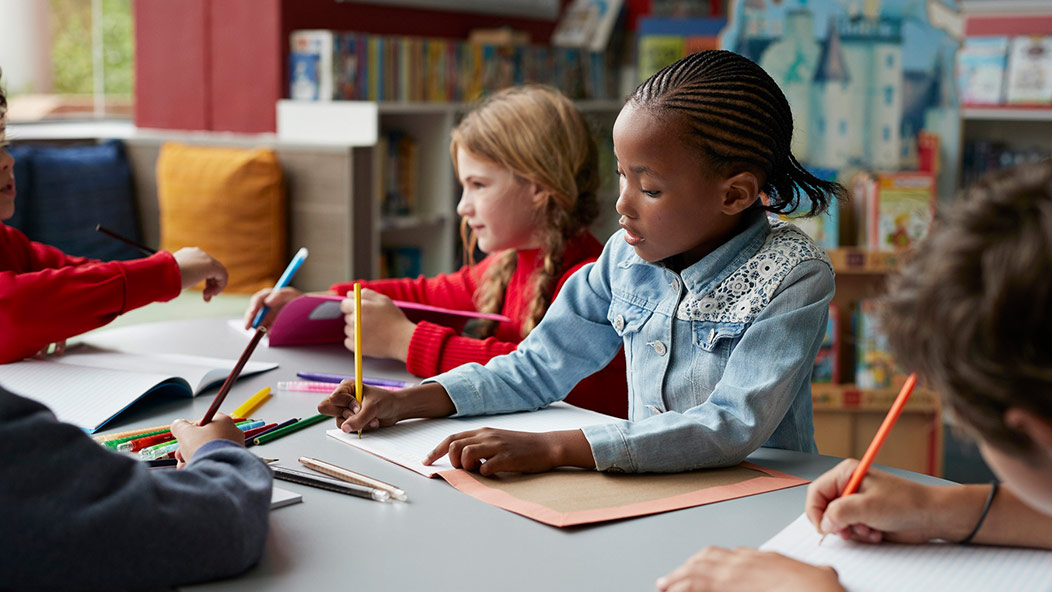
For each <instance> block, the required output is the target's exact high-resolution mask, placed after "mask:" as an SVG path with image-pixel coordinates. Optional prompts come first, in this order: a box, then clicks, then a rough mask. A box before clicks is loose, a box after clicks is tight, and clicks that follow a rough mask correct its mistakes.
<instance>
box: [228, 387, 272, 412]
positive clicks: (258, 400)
mask: <svg viewBox="0 0 1052 592" xmlns="http://www.w3.org/2000/svg"><path fill="white" fill-rule="evenodd" d="M269 398H270V387H269V386H267V387H263V389H262V390H260V391H259V392H258V393H256V394H254V395H252V396H251V397H249V398H248V400H247V401H245V402H244V403H242V404H241V405H240V406H238V408H237V409H234V412H233V413H231V415H235V416H237V417H248V416H249V415H251V414H252V412H253V411H255V410H256V408H258V407H259V406H260V405H262V404H263V402H264V401H266V400H267V399H269Z"/></svg>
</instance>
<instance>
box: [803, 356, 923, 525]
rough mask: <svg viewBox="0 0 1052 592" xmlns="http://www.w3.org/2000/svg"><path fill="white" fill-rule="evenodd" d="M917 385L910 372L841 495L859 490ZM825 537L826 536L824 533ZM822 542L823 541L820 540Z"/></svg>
mask: <svg viewBox="0 0 1052 592" xmlns="http://www.w3.org/2000/svg"><path fill="white" fill-rule="evenodd" d="M915 386H917V375H916V374H910V375H909V376H908V377H907V378H906V382H905V383H904V384H903V385H902V390H901V391H899V396H898V397H895V402H894V403H892V404H891V409H889V410H888V414H887V415H886V416H885V417H884V422H883V423H881V424H880V427H879V428H878V429H877V434H876V435H875V436H873V441H872V442H870V443H869V448H867V449H866V453H865V454H864V455H862V460H861V461H859V463H858V466H857V467H855V470H854V472H852V473H851V478H850V479H848V482H847V486H845V487H844V491H842V492H841V493H840V497H844V496H846V495H851V494H853V493H855V492H856V491H858V488H859V486H860V485H862V480H863V479H865V478H866V473H867V472H868V471H869V467H870V466H871V465H872V464H873V459H874V458H876V457H877V453H878V452H880V447H881V446H883V445H884V441H885V440H887V439H888V434H889V433H890V432H891V428H892V427H893V426H894V425H895V421H896V420H898V418H899V415H902V409H903V408H904V407H905V406H906V401H908V400H909V398H910V394H911V393H912V392H913V388H914V387H915ZM822 538H823V539H824V538H825V536H824V535H823V537H822ZM818 543H819V544H822V541H821V540H819V541H818Z"/></svg>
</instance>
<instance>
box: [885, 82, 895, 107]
mask: <svg viewBox="0 0 1052 592" xmlns="http://www.w3.org/2000/svg"><path fill="white" fill-rule="evenodd" d="M894 98H895V88H894V87H892V86H885V87H884V104H885V105H888V106H890V105H891V102H892V100H893V99H894Z"/></svg>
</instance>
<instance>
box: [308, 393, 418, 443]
mask: <svg viewBox="0 0 1052 592" xmlns="http://www.w3.org/2000/svg"><path fill="white" fill-rule="evenodd" d="M391 393H392V391H389V390H387V389H382V388H378V387H374V386H367V385H362V403H361V404H359V403H358V399H357V398H355V396H354V381H353V380H344V381H343V382H341V383H340V384H339V385H338V386H337V387H336V390H334V391H333V392H332V394H331V395H329V396H328V398H326V399H325V400H323V401H322V402H321V403H319V404H318V413H324V414H325V415H331V416H333V417H335V418H336V427H338V428H340V429H341V430H343V431H344V432H346V433H348V434H349V433H351V432H357V431H358V430H374V429H376V428H379V427H381V426H383V427H386V426H389V425H394V424H395V423H397V422H398V420H399V419H401V418H400V417H398V416H397V415H396V413H395V412H396V411H397V406H396V405H394V404H393V403H394V401H392V400H390V399H392V397H391V396H390V395H391Z"/></svg>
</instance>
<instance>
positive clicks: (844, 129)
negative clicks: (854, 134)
mask: <svg viewBox="0 0 1052 592" xmlns="http://www.w3.org/2000/svg"><path fill="white" fill-rule="evenodd" d="M837 131H838V132H840V135H841V136H846V135H847V120H846V119H841V120H840V125H839V126H837Z"/></svg>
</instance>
